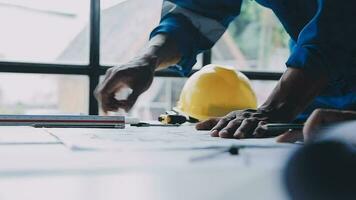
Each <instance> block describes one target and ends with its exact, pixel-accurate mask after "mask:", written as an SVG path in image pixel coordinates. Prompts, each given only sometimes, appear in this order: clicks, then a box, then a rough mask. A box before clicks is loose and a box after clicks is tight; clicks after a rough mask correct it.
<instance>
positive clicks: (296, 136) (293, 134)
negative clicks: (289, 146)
mask: <svg viewBox="0 0 356 200" xmlns="http://www.w3.org/2000/svg"><path fill="white" fill-rule="evenodd" d="M276 141H277V142H279V143H295V142H297V141H303V132H301V131H299V130H292V131H288V132H286V133H284V134H282V135H280V136H278V137H277V138H276Z"/></svg>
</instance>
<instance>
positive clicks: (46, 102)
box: [0, 73, 89, 114]
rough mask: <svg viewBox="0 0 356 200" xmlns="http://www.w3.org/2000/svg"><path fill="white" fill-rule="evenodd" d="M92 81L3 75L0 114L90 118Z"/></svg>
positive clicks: (41, 76)
mask: <svg viewBox="0 0 356 200" xmlns="http://www.w3.org/2000/svg"><path fill="white" fill-rule="evenodd" d="M88 86H89V78H88V77H87V76H75V75H70V76H69V75H44V74H17V73H16V74H14V73H1V74H0V114H88V107H89V105H88V104H89V103H88V99H89V98H88V97H89V87H88Z"/></svg>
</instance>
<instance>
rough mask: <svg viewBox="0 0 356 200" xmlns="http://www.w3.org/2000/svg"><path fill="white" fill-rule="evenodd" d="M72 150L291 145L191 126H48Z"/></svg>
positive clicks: (272, 139)
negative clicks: (215, 134)
mask: <svg viewBox="0 0 356 200" xmlns="http://www.w3.org/2000/svg"><path fill="white" fill-rule="evenodd" d="M48 131H49V132H51V133H52V134H53V135H55V136H56V137H58V138H59V139H60V140H61V141H62V142H63V143H64V144H65V145H66V146H68V147H69V148H71V149H73V150H121V151H132V150H160V149H162V150H169V149H171V150H173V149H180V150H184V149H187V150H190V149H194V148H214V147H216V148H218V147H229V146H232V145H238V146H241V145H244V146H251V147H252V146H255V147H257V148H258V147H266V148H272V147H281V148H282V147H290V146H294V145H287V144H278V143H276V142H275V139H274V138H269V139H247V140H234V139H221V138H214V137H211V136H210V135H209V132H208V131H196V130H195V128H194V127H193V126H182V127H127V128H125V129H122V130H119V129H48Z"/></svg>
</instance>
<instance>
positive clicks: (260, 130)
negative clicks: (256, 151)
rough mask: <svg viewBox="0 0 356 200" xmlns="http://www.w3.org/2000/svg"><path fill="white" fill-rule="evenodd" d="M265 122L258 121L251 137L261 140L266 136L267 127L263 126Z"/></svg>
mask: <svg viewBox="0 0 356 200" xmlns="http://www.w3.org/2000/svg"><path fill="white" fill-rule="evenodd" d="M266 124H267V122H265V121H260V122H259V123H258V125H257V127H256V129H255V131H254V132H253V133H252V136H253V137H255V138H263V137H266V136H267V127H266V126H265V125H266Z"/></svg>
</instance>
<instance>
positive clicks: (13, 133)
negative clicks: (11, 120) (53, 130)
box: [0, 126, 60, 145]
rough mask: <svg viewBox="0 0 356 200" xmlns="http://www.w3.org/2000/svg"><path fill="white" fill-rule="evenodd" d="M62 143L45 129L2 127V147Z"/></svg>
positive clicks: (0, 133)
mask: <svg viewBox="0 0 356 200" xmlns="http://www.w3.org/2000/svg"><path fill="white" fill-rule="evenodd" d="M51 143H60V141H58V140H57V139H56V138H55V137H54V136H52V135H51V134H49V133H48V132H47V131H46V130H44V129H38V128H33V127H26V126H0V145H12V144H14V145H16V144H51Z"/></svg>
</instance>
